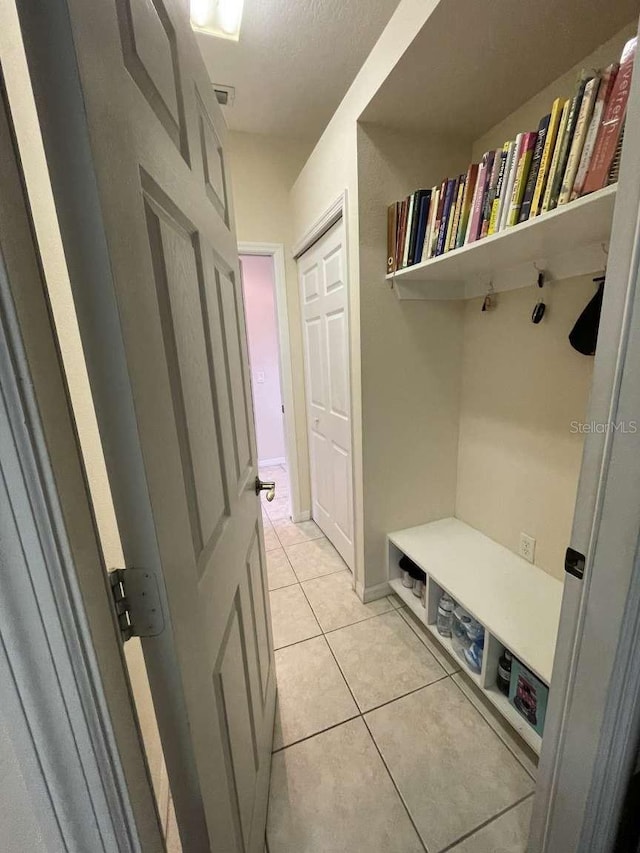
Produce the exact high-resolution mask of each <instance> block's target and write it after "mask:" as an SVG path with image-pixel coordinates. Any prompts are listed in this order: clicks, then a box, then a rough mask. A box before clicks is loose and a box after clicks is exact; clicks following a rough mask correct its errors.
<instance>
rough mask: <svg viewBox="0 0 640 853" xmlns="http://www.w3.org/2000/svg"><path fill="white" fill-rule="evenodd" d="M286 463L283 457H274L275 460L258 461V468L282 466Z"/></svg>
mask: <svg viewBox="0 0 640 853" xmlns="http://www.w3.org/2000/svg"><path fill="white" fill-rule="evenodd" d="M286 461H287V460H286V457H285V456H276V458H275V459H258V468H270V467H271V466H272V465H284V464H285V463H286Z"/></svg>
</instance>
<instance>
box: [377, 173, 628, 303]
mask: <svg viewBox="0 0 640 853" xmlns="http://www.w3.org/2000/svg"><path fill="white" fill-rule="evenodd" d="M616 189H617V186H616V185H615V184H614V185H612V186H610V187H605V188H604V189H602V190H598V192H595V193H592V194H591V195H588V196H585V197H584V198H580V199H577V200H576V201H573V202H570V203H569V204H566V205H562V207H559V208H556V210H553V211H551V212H550V213H545V214H543V215H541V216H537V217H536V218H535V219H531V220H529V221H527V222H523V223H521V224H520V225H514V226H513V227H512V228H507V229H506V230H505V231H501V232H500V233H499V234H492V235H491V236H490V237H485V238H484V239H483V240H477V241H476V242H475V243H470V244H469V245H467V246H462V247H461V248H460V249H453V250H452V251H450V252H446V253H445V254H444V255H439V256H438V257H437V258H431V259H430V260H428V261H423V262H422V263H420V264H414V265H413V266H410V267H405V269H402V270H400V271H399V272H396V273H392V274H390V275H387V280H389V281H392V282H393V283H394V287H395V289H396V293H397V295H398V298H400V299H469V298H472V297H474V296H478V295H480V294H482V293H484V292H485V291H486V289H487V285H488V283H489V281H492V282H493V286H494V289H495V290H496V291H503V290H512V289H515V288H518V287H525V286H527V285H531V284H533V283H534V282H535V278H536V275H537V273H536V267H537V268H538V269H540V270H545V271H546V272H547V274H548V276H549V278H550V279H551V280H553V279H562V278H569V277H571V276H575V275H583V274H587V273H592V272H598V271H600V270H602V269H604V266H605V260H606V256H605V252H604V249H603V244H605V245H606V244H607V242H608V240H609V235H610V233H611V222H612V219H613V208H614V205H615V199H616ZM534 265H535V266H534Z"/></svg>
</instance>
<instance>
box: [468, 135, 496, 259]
mask: <svg viewBox="0 0 640 853" xmlns="http://www.w3.org/2000/svg"><path fill="white" fill-rule="evenodd" d="M495 153H496V152H495V151H487V152H486V153H485V154H483V155H482V160H481V161H480V166H479V168H478V180H477V181H476V191H475V193H474V196H473V206H472V208H471V216H470V217H469V229H468V233H467V243H473V242H475V240H477V239H478V238H479V237H480V229H481V227H482V209H483V206H484V199H485V195H486V193H487V186H488V183H489V180H490V178H491V170H492V168H493V159H494V157H495Z"/></svg>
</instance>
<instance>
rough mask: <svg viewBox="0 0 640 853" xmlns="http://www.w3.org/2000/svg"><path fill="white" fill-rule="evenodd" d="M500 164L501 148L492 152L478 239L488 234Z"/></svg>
mask: <svg viewBox="0 0 640 853" xmlns="http://www.w3.org/2000/svg"><path fill="white" fill-rule="evenodd" d="M501 163H502V148H498V149H496V150H495V151H494V152H493V167H492V169H491V177H490V178H489V182H488V184H487V194H486V196H485V200H484V204H483V206H482V222H481V224H480V237H481V238H482V237H486V236H487V234H488V233H489V222H490V220H491V210H492V209H493V202H494V200H495V197H496V189H497V186H498V177H499V175H500V164H501Z"/></svg>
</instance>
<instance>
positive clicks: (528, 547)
mask: <svg viewBox="0 0 640 853" xmlns="http://www.w3.org/2000/svg"><path fill="white" fill-rule="evenodd" d="M520 556H521V557H523V558H524V559H525V560H528V561H529V562H530V563H533V561H534V559H535V556H536V540H535V539H534V538H533V536H529V534H528V533H521V534H520Z"/></svg>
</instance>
